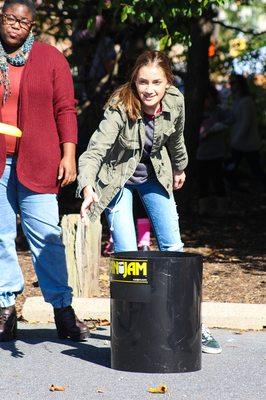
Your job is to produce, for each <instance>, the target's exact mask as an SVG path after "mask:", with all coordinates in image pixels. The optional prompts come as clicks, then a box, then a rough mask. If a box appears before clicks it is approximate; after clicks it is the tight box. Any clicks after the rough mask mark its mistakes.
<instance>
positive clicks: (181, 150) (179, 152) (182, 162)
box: [166, 100, 188, 171]
mask: <svg viewBox="0 0 266 400" xmlns="http://www.w3.org/2000/svg"><path fill="white" fill-rule="evenodd" d="M184 125H185V106H184V100H183V101H182V105H181V107H180V112H179V116H178V117H177V120H176V122H175V131H174V132H173V133H172V134H171V136H170V137H169V139H168V140H167V143H166V147H167V149H168V152H169V154H170V158H171V162H172V168H173V170H175V171H183V170H184V169H185V168H186V166H187V164H188V155H187V150H186V145H185V140H184Z"/></svg>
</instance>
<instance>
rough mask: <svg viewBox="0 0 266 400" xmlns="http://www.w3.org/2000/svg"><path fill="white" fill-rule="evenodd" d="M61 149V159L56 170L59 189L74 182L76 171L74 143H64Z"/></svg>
mask: <svg viewBox="0 0 266 400" xmlns="http://www.w3.org/2000/svg"><path fill="white" fill-rule="evenodd" d="M62 148H63V158H62V160H61V161H60V164H59V168H58V177H57V179H58V180H59V181H61V187H63V186H66V185H69V184H70V183H72V182H74V180H75V179H76V177H77V169H76V160H75V153H76V145H75V143H71V142H65V143H63V145H62Z"/></svg>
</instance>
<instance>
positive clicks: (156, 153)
mask: <svg viewBox="0 0 266 400" xmlns="http://www.w3.org/2000/svg"><path fill="white" fill-rule="evenodd" d="M184 120H185V115H184V98H183V95H182V94H181V92H180V91H179V90H178V89H177V88H176V87H174V86H170V88H169V89H167V91H166V94H165V96H164V98H163V100H162V113H161V114H158V115H157V116H156V117H155V124H154V137H153V145H152V149H151V154H150V158H151V162H152V165H153V167H154V171H155V174H156V176H157V179H158V180H159V182H160V183H161V184H162V185H163V187H164V188H165V189H166V191H167V192H168V193H169V195H170V194H171V193H172V190H173V172H172V171H173V170H176V171H182V170H184V169H185V168H186V166H187V162H188V157H187V151H186V147H185V143H184V137H183V130H184ZM144 143H145V125H144V122H143V120H142V117H139V118H138V119H137V120H136V121H132V120H130V119H129V118H128V117H127V114H126V112H125V111H124V110H123V109H122V108H118V109H113V108H112V107H109V108H107V109H106V111H105V113H104V118H103V120H102V121H101V123H100V125H99V128H98V129H97V130H96V131H95V132H94V134H93V135H92V137H91V139H90V142H89V145H88V148H87V150H86V151H85V152H84V153H83V154H82V155H81V157H80V159H79V175H78V190H77V194H78V196H80V195H81V192H82V189H83V188H84V187H85V186H87V185H90V186H92V187H93V188H94V190H95V192H96V193H97V195H98V197H99V203H95V204H94V205H93V207H92V209H91V211H90V213H89V214H88V217H89V219H90V220H91V221H95V219H96V218H97V217H98V216H99V215H100V213H101V212H102V211H103V210H104V209H105V208H106V207H107V206H108V204H109V203H110V201H111V200H112V199H113V198H114V196H115V195H116V193H117V192H118V191H119V190H120V189H121V188H122V187H123V186H124V185H125V183H126V182H127V180H128V179H129V178H130V177H131V176H132V175H133V173H134V172H135V169H136V167H137V165H138V163H139V161H140V159H141V156H142V151H143V147H144ZM169 156H170V157H169Z"/></svg>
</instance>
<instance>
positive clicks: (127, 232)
mask: <svg viewBox="0 0 266 400" xmlns="http://www.w3.org/2000/svg"><path fill="white" fill-rule="evenodd" d="M133 190H136V191H137V192H138V194H139V196H140V199H141V201H142V203H143V205H144V207H145V209H146V212H147V214H148V217H149V219H150V221H151V224H152V226H153V230H154V233H155V236H156V239H157V243H158V247H159V249H160V250H161V251H183V243H182V241H181V237H180V230H179V223H178V213H177V210H176V204H175V200H174V196H173V195H171V196H170V197H169V195H168V193H167V192H166V190H165V189H164V188H163V186H162V185H161V184H160V183H159V181H158V180H157V179H152V180H149V181H147V182H145V183H142V184H139V185H132V186H131V185H126V186H125V187H124V188H123V189H121V190H120V191H119V193H118V194H117V195H116V196H115V197H114V199H113V200H112V201H111V203H110V204H109V206H108V207H107V208H106V210H105V214H106V217H107V220H108V224H109V228H110V230H111V233H112V237H113V241H114V250H115V252H120V251H136V250H137V238H136V230H135V225H134V218H133Z"/></svg>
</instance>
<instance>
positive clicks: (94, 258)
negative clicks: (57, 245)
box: [61, 214, 102, 297]
mask: <svg viewBox="0 0 266 400" xmlns="http://www.w3.org/2000/svg"><path fill="white" fill-rule="evenodd" d="M61 227H62V239H63V243H64V245H65V249H66V250H65V251H66V261H67V269H68V283H69V285H70V286H71V287H72V288H73V295H74V297H93V296H99V294H100V287H99V265H100V254H101V235H102V225H101V222H100V219H99V220H97V221H96V222H94V223H91V222H88V225H84V224H83V223H81V220H80V216H79V214H68V215H64V216H63V218H62V221H61Z"/></svg>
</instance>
